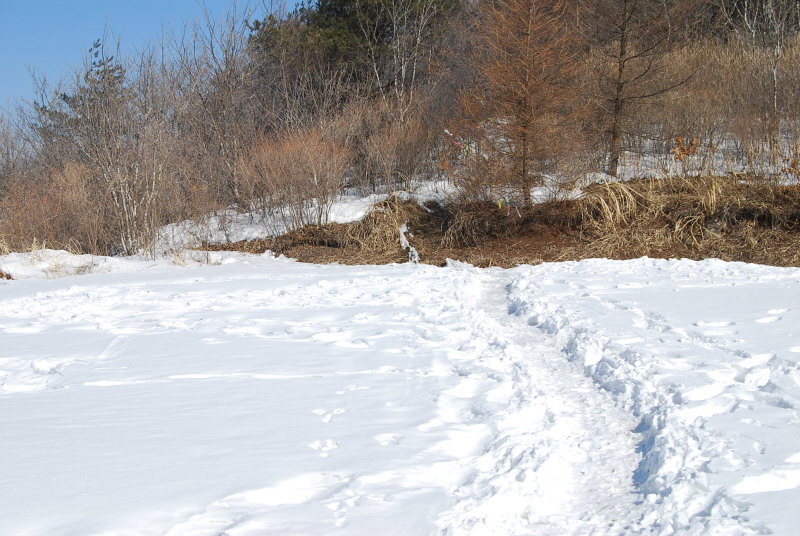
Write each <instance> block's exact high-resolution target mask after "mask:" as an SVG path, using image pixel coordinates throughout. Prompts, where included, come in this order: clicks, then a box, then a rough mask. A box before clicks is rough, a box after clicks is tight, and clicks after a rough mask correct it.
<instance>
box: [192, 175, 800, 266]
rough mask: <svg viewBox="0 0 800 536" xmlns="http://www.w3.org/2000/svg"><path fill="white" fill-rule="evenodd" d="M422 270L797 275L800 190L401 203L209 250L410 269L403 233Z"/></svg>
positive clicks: (616, 186) (634, 189)
mask: <svg viewBox="0 0 800 536" xmlns="http://www.w3.org/2000/svg"><path fill="white" fill-rule="evenodd" d="M403 224H405V225H406V227H407V229H408V232H407V233H406V237H407V239H408V241H409V243H410V244H411V246H413V247H414V248H415V249H416V251H417V252H418V253H419V258H420V262H422V263H426V264H434V265H443V264H444V263H445V262H446V260H447V259H454V260H458V261H462V262H467V263H470V264H473V265H475V266H480V267H488V266H501V267H513V266H516V265H518V264H538V263H541V262H553V261H566V260H580V259H586V258H597V257H602V258H609V259H631V258H637V257H642V256H648V257H653V258H690V259H703V258H711V257H713V258H720V259H723V260H729V261H743V262H752V263H759V264H770V265H776V266H800V188H798V186H796V185H794V186H781V185H776V184H774V183H770V182H768V181H761V180H752V179H743V178H742V177H703V178H692V179H683V178H681V179H669V180H664V179H662V180H640V181H631V182H628V183H611V184H605V185H595V186H593V187H591V188H589V189H588V191H587V192H586V195H585V196H584V197H583V198H582V199H579V200H573V201H560V202H552V203H545V204H541V205H537V206H534V207H533V208H530V209H528V210H524V209H522V208H513V207H512V208H511V209H508V207H503V208H502V209H501V208H499V207H498V206H497V205H495V204H492V203H464V202H461V203H454V204H450V205H447V206H441V205H439V204H436V203H432V202H429V203H426V204H425V205H424V206H421V205H419V204H417V203H415V202H412V201H403V200H401V199H400V198H398V197H396V196H392V197H390V198H388V199H387V200H386V201H384V202H382V203H379V204H377V205H376V207H375V208H374V210H373V211H372V212H370V214H368V215H367V216H366V217H365V218H364V219H363V220H361V221H359V222H355V223H351V224H331V225H327V226H322V227H319V226H313V227H306V228H303V229H300V230H298V231H294V232H291V233H288V234H286V235H283V236H280V237H277V238H272V239H264V240H254V241H249V242H237V243H231V244H221V245H213V246H212V245H208V246H206V249H209V250H235V251H244V252H249V253H263V252H264V251H266V250H271V251H273V252H274V253H275V254H277V255H285V256H286V257H291V258H294V259H297V260H298V261H301V262H313V263H322V264H325V263H331V262H338V263H341V264H387V263H392V262H397V263H401V262H408V261H409V254H408V252H407V251H405V250H403V248H402V247H401V245H400V232H399V229H400V228H401V226H402V225H403Z"/></svg>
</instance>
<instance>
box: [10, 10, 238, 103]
mask: <svg viewBox="0 0 800 536" xmlns="http://www.w3.org/2000/svg"><path fill="white" fill-rule="evenodd" d="M233 1H234V0H204V1H202V0H106V1H101V0H71V1H68V0H50V1H42V0H0V109H7V110H8V109H11V108H12V107H13V105H14V104H15V103H16V102H18V101H19V100H20V99H24V100H30V99H32V98H33V79H32V77H31V74H30V70H34V71H36V72H40V73H43V74H44V75H46V76H47V79H48V80H49V81H51V82H56V81H57V80H58V79H59V78H62V77H64V76H66V75H68V74H69V73H70V72H72V69H73V68H74V67H75V66H76V65H79V64H80V61H81V58H82V55H83V54H85V52H86V51H87V50H88V48H89V46H90V45H91V44H92V42H94V41H95V40H96V39H98V38H99V37H101V36H102V35H103V31H104V29H105V28H108V29H109V30H111V31H112V32H113V33H114V35H117V36H121V43H122V47H123V49H128V50H129V49H133V48H136V47H138V46H140V45H141V44H142V43H143V42H145V41H147V40H148V39H152V38H155V37H157V36H158V35H160V33H161V28H162V26H172V27H179V26H180V25H181V24H182V23H183V22H184V21H186V20H191V19H194V18H196V17H198V16H200V15H201V14H202V13H203V5H205V6H206V8H207V9H208V10H209V11H210V12H211V13H212V14H213V15H215V16H220V15H222V14H224V13H225V12H226V11H227V10H228V9H229V8H230V6H231V5H232V4H233ZM244 3H245V2H244V0H242V1H240V2H239V5H240V6H241V5H243V4H244Z"/></svg>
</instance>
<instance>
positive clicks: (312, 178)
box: [241, 131, 350, 230]
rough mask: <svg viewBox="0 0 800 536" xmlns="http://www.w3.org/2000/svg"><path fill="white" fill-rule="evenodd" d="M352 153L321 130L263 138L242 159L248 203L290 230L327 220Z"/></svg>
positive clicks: (338, 193)
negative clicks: (324, 135) (274, 217)
mask: <svg viewBox="0 0 800 536" xmlns="http://www.w3.org/2000/svg"><path fill="white" fill-rule="evenodd" d="M349 163H350V154H349V151H348V149H347V147H345V146H344V145H341V144H339V143H336V142H334V141H332V140H329V139H326V138H325V137H323V135H322V134H321V133H320V132H319V131H310V132H296V133H285V134H282V135H280V136H278V137H277V138H276V139H272V140H270V139H263V140H261V141H260V142H259V143H258V144H257V145H256V146H255V147H254V148H253V150H252V151H251V152H250V154H249V155H248V157H247V158H246V159H244V160H243V161H242V162H241V169H242V177H243V180H242V185H243V187H244V191H246V192H247V195H248V202H249V203H250V205H251V206H252V207H253V208H255V209H256V210H258V211H259V212H260V213H261V214H262V215H264V216H265V217H270V216H276V217H278V218H279V219H280V221H281V222H282V224H283V227H284V228H285V229H286V230H293V229H297V228H300V227H303V226H306V225H324V224H326V223H328V220H329V216H330V209H331V206H332V205H333V202H334V201H335V200H336V199H337V198H338V196H339V195H340V193H341V188H342V186H343V184H344V175H345V171H346V170H347V168H348V165H349Z"/></svg>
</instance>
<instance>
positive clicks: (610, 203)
mask: <svg viewBox="0 0 800 536" xmlns="http://www.w3.org/2000/svg"><path fill="white" fill-rule="evenodd" d="M581 213H582V224H583V230H584V232H587V233H588V235H589V237H590V238H591V243H590V244H589V245H588V246H587V251H589V252H591V253H592V254H594V255H596V256H603V257H610V258H630V257H638V256H642V255H648V256H657V257H663V256H682V257H690V258H703V257H709V256H714V257H720V258H729V259H730V260H748V261H749V262H768V263H770V264H776V263H777V264H786V263H787V262H792V261H791V259H792V258H796V255H795V254H793V253H791V249H790V248H786V247H784V244H787V241H788V243H795V241H796V240H797V238H798V237H800V188H798V186H782V185H776V184H775V183H773V182H769V181H765V180H756V179H753V178H747V177H735V176H728V177H697V178H673V179H652V180H639V181H631V182H628V183H612V184H602V185H595V186H593V187H591V188H590V189H589V191H588V192H587V195H586V197H585V198H584V199H583V200H582V204H581ZM754 248H755V249H754ZM776 248H777V249H776ZM787 254H788V255H789V256H788V257H786V255H787Z"/></svg>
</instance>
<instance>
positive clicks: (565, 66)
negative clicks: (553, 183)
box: [461, 0, 576, 206]
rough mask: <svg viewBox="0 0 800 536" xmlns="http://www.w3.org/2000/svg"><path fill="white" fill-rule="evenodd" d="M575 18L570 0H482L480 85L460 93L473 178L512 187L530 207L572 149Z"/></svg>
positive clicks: (477, 24) (478, 15)
mask: <svg viewBox="0 0 800 536" xmlns="http://www.w3.org/2000/svg"><path fill="white" fill-rule="evenodd" d="M572 22H574V16H572V13H570V11H569V9H568V3H567V2H566V1H564V0H501V1H492V0H479V1H478V3H477V4H476V6H475V13H474V17H473V21H472V24H473V25H474V26H473V28H474V31H475V33H476V35H477V39H476V40H475V41H474V44H473V52H472V58H471V60H472V62H473V64H474V68H475V72H476V74H477V80H476V84H475V85H474V87H473V88H471V89H470V90H468V91H464V92H463V93H462V95H461V108H462V111H463V113H464V117H465V122H466V124H467V125H468V127H467V128H466V129H462V131H463V130H468V131H470V136H469V137H470V138H471V139H472V141H473V144H472V145H471V146H469V151H468V152H469V158H468V162H469V164H471V165H470V166H469V167H470V171H471V175H472V176H471V179H472V180H473V181H477V182H478V183H479V184H480V185H481V186H483V187H484V189H486V188H489V189H492V188H495V189H496V188H498V187H500V188H509V189H511V190H513V191H514V192H515V193H516V195H520V196H521V197H522V200H523V202H524V204H525V205H526V206H531V205H532V204H533V198H532V194H531V188H533V187H534V186H537V185H539V184H541V183H542V181H543V178H544V173H546V172H547V171H549V170H551V169H552V168H553V167H554V166H555V164H556V162H557V161H558V157H559V156H560V154H561V153H562V151H563V150H564V149H565V142H564V141H563V139H562V138H563V136H562V134H563V127H564V126H565V123H566V122H568V121H569V119H568V117H569V113H570V111H571V109H572V105H573V103H574V99H575V95H576V92H575V91H574V88H573V87H572V80H573V78H574V76H573V75H574V69H575V65H576V61H575V48H576V47H575V40H574V39H575V35H576V34H575V32H574V31H573V30H574V28H573V27H572Z"/></svg>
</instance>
